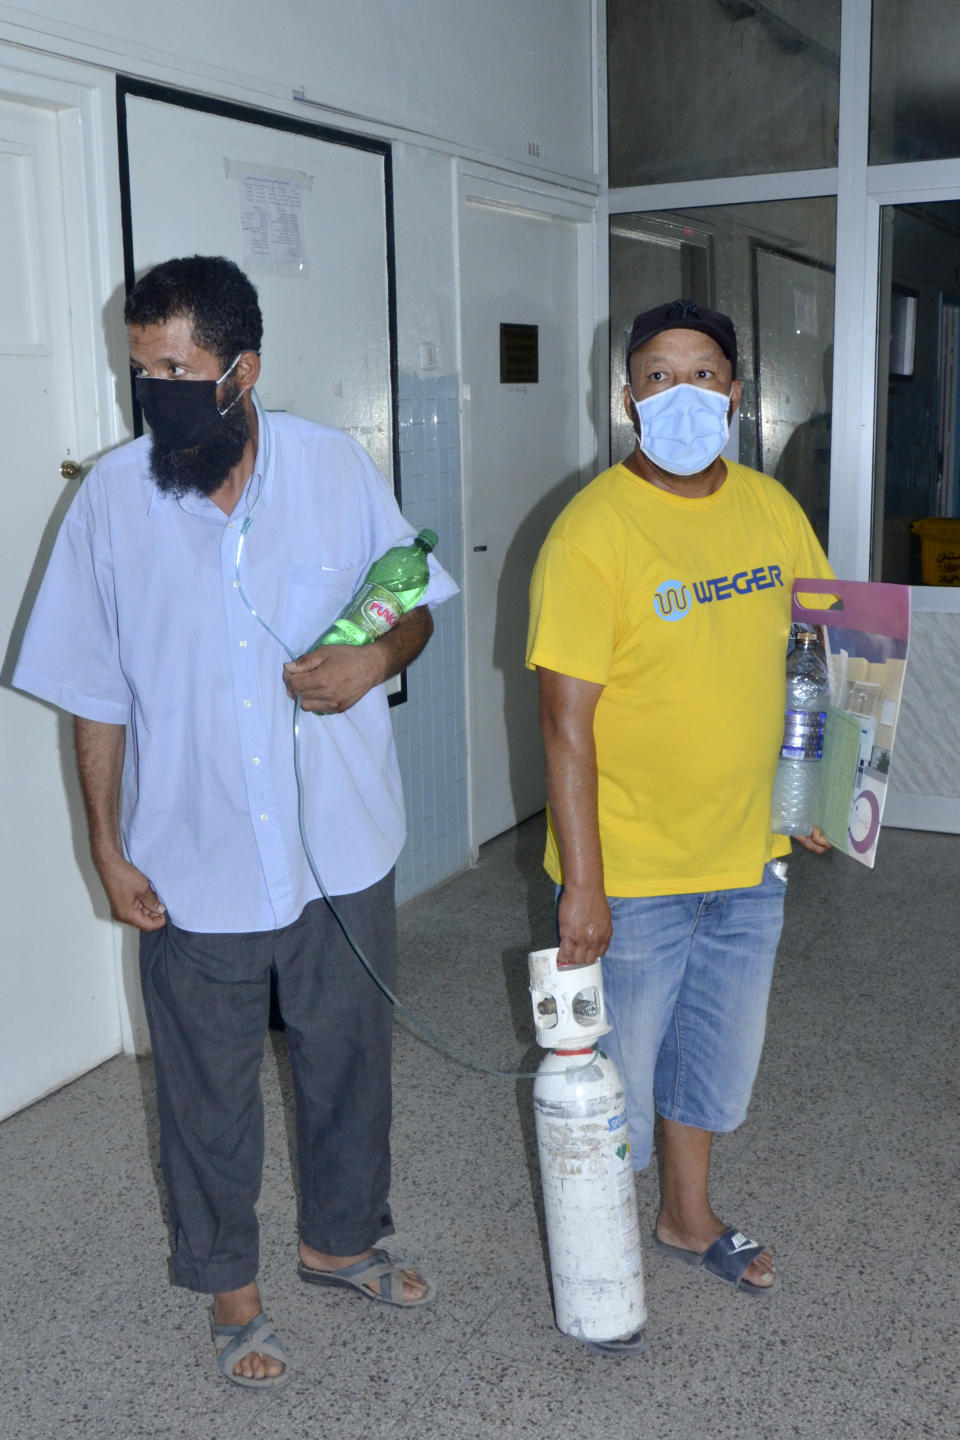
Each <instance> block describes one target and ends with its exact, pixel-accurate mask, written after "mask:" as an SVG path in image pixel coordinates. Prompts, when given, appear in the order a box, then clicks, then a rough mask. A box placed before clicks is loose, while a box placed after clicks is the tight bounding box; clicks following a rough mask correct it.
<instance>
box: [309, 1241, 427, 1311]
mask: <svg viewBox="0 0 960 1440" xmlns="http://www.w3.org/2000/svg"><path fill="white" fill-rule="evenodd" d="M375 1258H376V1254H375V1251H373V1250H364V1251H363V1252H362V1253H361V1254H359V1255H324V1254H323V1253H322V1252H321V1251H320V1250H313V1249H311V1247H310V1246H309V1245H306V1244H304V1242H303V1241H302V1240H301V1241H300V1263H301V1265H302V1267H303V1269H305V1270H312V1271H314V1272H316V1273H317V1274H319V1275H336V1273H337V1271H338V1270H346V1269H347V1268H348V1267H349V1266H351V1265H357V1264H359V1262H360V1261H362V1260H371V1261H373V1260H375ZM401 1273H402V1279H403V1299H402V1300H399V1301H398V1300H393V1301H392V1303H393V1304H402V1305H420V1304H422V1303H423V1302H424V1301H425V1300H426V1299H427V1297H428V1291H429V1286H428V1285H427V1283H426V1281H425V1280H424V1279H423V1277H422V1276H421V1275H420V1274H419V1273H418V1271H416V1270H412V1269H408V1270H404V1271H402V1272H401ZM344 1283H346V1282H344ZM358 1288H362V1289H364V1290H367V1291H368V1292H369V1293H370V1295H371V1296H372V1297H373V1298H375V1299H379V1298H381V1294H380V1281H379V1279H378V1278H377V1277H376V1276H371V1278H370V1279H369V1280H367V1279H364V1281H363V1285H362V1287H358ZM382 1298H384V1299H386V1296H383V1297H382Z"/></svg>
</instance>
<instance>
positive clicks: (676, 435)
mask: <svg viewBox="0 0 960 1440" xmlns="http://www.w3.org/2000/svg"><path fill="white" fill-rule="evenodd" d="M630 398H631V399H632V400H633V403H634V407H635V411H636V415H637V419H638V420H639V423H640V434H639V438H638V440H637V444H638V445H639V446H640V449H641V450H642V451H643V453H644V455H646V457H647V459H648V460H652V461H653V463H654V465H656V466H658V467H659V468H660V469H661V470H666V471H667V472H668V473H669V474H670V475H697V474H699V472H700V471H701V470H706V469H707V468H708V467H709V466H710V465H712V464H713V462H714V460H716V458H717V456H718V455H719V454H720V451H721V450H722V449H723V447H724V445H726V443H727V437H728V436H729V434H730V421H729V418H728V415H729V410H730V399H731V397H730V395H721V394H719V393H718V392H717V391H716V390H704V389H703V388H702V387H701V386H700V385H672V386H671V387H670V389H669V390H661V391H660V393H659V394H657V395H648V396H647V398H646V399H645V400H638V399H637V397H636V396H635V395H634V393H633V391H632V390H631V391H630Z"/></svg>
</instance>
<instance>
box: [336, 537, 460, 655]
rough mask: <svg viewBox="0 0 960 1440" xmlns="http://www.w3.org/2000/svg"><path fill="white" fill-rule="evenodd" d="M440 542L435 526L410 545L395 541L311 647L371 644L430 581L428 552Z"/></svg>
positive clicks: (417, 599)
mask: <svg viewBox="0 0 960 1440" xmlns="http://www.w3.org/2000/svg"><path fill="white" fill-rule="evenodd" d="M436 543H437V537H436V535H435V534H434V533H433V531H432V530H421V531H420V533H419V535H417V536H416V538H415V539H414V540H413V542H412V544H409V545H394V546H393V547H392V549H390V550H388V551H387V552H386V554H385V555H381V556H380V559H379V560H375V561H374V562H373V564H372V565H371V566H370V569H369V570H368V571H367V574H366V578H365V579H364V582H363V584H362V585H361V586H360V589H359V590H358V591H357V593H356V594H355V595H354V596H353V599H352V600H349V601H348V602H347V604H346V605H344V607H343V609H342V610H341V611H340V614H339V615H338V616H337V618H336V619H335V620H334V621H333V622H332V624H330V625H328V626H327V628H326V630H324V632H323V634H322V635H321V636H320V637H319V639H317V640H315V641H314V642H313V644H312V645H311V646H310V649H311V650H316V649H318V648H319V647H320V646H321V645H369V643H370V641H371V640H378V639H379V638H380V636H381V635H385V634H386V633H387V631H388V630H392V629H393V627H394V625H396V623H397V621H398V620H399V619H400V616H401V615H405V614H406V612H407V611H408V610H412V609H413V607H414V606H415V605H419V603H420V601H421V600H422V599H423V597H424V594H425V592H426V588H427V586H428V585H429V583H430V569H429V566H428V565H427V556H428V555H429V554H430V551H431V550H432V549H433V547H434V546H435V545H436Z"/></svg>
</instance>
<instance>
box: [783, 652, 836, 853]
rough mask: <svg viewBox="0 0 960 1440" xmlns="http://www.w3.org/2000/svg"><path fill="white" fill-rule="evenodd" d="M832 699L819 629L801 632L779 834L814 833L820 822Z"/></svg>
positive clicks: (791, 681)
mask: <svg viewBox="0 0 960 1440" xmlns="http://www.w3.org/2000/svg"><path fill="white" fill-rule="evenodd" d="M828 698H829V682H828V678H827V660H826V656H825V655H824V653H823V648H822V646H821V644H820V637H819V636H818V634H817V632H816V631H815V630H801V631H800V632H799V633H798V635H797V638H796V644H795V646H794V648H793V650H791V652H790V654H789V656H788V657H787V707H786V711H785V713H784V717H783V744H782V746H781V749H780V759H779V760H778V761H777V773H776V777H775V779H774V782H773V802H772V807H771V811H772V813H771V819H770V828H771V830H772V831H773V833H774V834H775V835H809V834H810V831H811V830H812V829H813V827H814V825H816V824H817V823H818V821H819V819H820V761H821V759H822V757H823V728H824V724H825V723H826V718H827V715H826V706H827V700H828Z"/></svg>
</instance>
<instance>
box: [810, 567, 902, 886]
mask: <svg viewBox="0 0 960 1440" xmlns="http://www.w3.org/2000/svg"><path fill="white" fill-rule="evenodd" d="M792 618H793V621H794V624H797V625H803V626H806V627H807V628H810V627H812V626H819V627H820V628H821V631H822V634H823V643H824V650H825V652H826V656H827V666H828V671H829V675H830V705H829V706H828V708H827V718H826V723H825V726H824V734H823V759H822V760H821V761H820V767H821V769H820V775H821V779H820V828H821V830H822V831H823V833H824V834H825V835H826V837H827V839H828V840H829V841H830V842H831V844H832V845H833V846H834V847H835V848H836V849H837V850H841V851H843V853H844V854H845V855H849V856H851V857H852V859H854V860H859V861H860V863H861V864H862V865H868V866H870V867H871V868H872V866H873V863H874V859H875V856H876V849H877V840H878V838H879V835H880V822H881V819H882V817H883V806H884V802H885V800H886V794H887V780H888V777H889V774H890V765H891V762H892V758H893V742H894V737H895V735H896V730H897V719H898V717H899V714H900V697H901V695H902V694H903V677H904V673H905V671H906V665H907V649H908V647H909V642H910V588H909V586H907V585H884V584H875V583H872V582H869V581H860V580H796V581H795V582H794V586H793V610H792Z"/></svg>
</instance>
